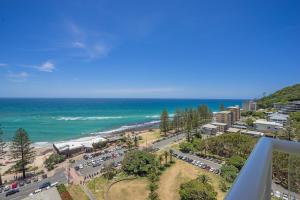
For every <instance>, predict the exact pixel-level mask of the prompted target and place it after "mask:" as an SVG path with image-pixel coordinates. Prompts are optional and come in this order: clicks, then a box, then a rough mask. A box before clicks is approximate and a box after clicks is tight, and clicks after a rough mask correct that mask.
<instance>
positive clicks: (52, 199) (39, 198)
mask: <svg viewBox="0 0 300 200" xmlns="http://www.w3.org/2000/svg"><path fill="white" fill-rule="evenodd" d="M23 200H61V197H60V195H59V192H58V191H57V188H56V187H53V188H50V189H49V190H44V191H43V192H40V193H38V194H35V195H32V196H29V197H26V198H25V199H23Z"/></svg>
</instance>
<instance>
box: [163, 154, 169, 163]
mask: <svg viewBox="0 0 300 200" xmlns="http://www.w3.org/2000/svg"><path fill="white" fill-rule="evenodd" d="M164 156H165V164H168V156H169V153H168V152H167V151H165V152H164Z"/></svg>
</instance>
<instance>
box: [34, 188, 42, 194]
mask: <svg viewBox="0 0 300 200" xmlns="http://www.w3.org/2000/svg"><path fill="white" fill-rule="evenodd" d="M41 191H42V189H37V190H35V191H34V192H33V194H37V193H40V192H41Z"/></svg>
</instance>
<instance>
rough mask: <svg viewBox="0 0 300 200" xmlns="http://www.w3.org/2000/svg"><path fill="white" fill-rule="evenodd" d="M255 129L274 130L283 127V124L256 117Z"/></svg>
mask: <svg viewBox="0 0 300 200" xmlns="http://www.w3.org/2000/svg"><path fill="white" fill-rule="evenodd" d="M254 127H255V130H257V131H265V132H274V131H277V130H280V129H282V128H283V125H282V124H280V123H277V122H269V121H266V120H264V119H258V120H256V121H255V122H254Z"/></svg>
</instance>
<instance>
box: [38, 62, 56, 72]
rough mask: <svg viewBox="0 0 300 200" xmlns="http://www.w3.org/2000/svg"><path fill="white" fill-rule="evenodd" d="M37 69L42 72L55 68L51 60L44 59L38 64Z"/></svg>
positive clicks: (51, 70)
mask: <svg viewBox="0 0 300 200" xmlns="http://www.w3.org/2000/svg"><path fill="white" fill-rule="evenodd" d="M37 69H38V70H40V71H42V72H53V70H54V69H55V66H54V64H53V63H52V62H51V61H46V62H44V63H43V64H41V65H40V66H38V67H37Z"/></svg>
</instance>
